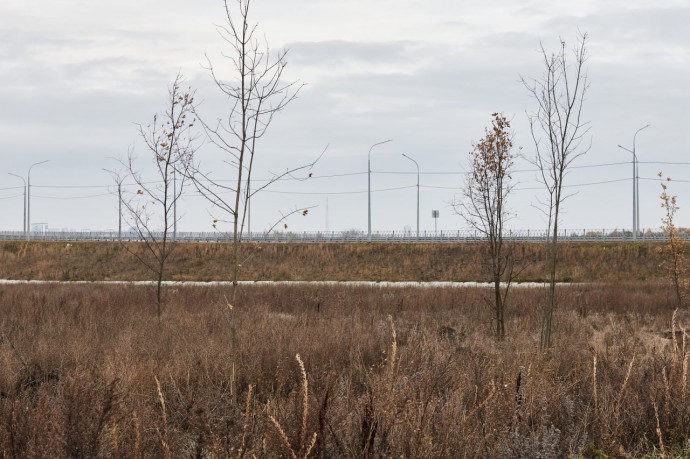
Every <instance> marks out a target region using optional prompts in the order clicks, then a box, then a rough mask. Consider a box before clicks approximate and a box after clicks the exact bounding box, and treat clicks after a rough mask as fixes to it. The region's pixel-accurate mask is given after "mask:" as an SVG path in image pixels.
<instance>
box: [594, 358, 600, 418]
mask: <svg viewBox="0 0 690 459" xmlns="http://www.w3.org/2000/svg"><path fill="white" fill-rule="evenodd" d="M592 394H593V395H594V412H595V413H598V412H599V392H598V391H597V354H596V352H595V353H594V356H593V357H592Z"/></svg>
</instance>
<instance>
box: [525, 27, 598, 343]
mask: <svg viewBox="0 0 690 459" xmlns="http://www.w3.org/2000/svg"><path fill="white" fill-rule="evenodd" d="M587 39H588V38H587V34H580V35H579V36H578V38H577V42H576V45H575V46H574V47H573V49H572V57H571V56H570V53H569V52H567V51H566V44H565V42H564V41H563V40H561V45H560V48H559V49H558V51H556V52H554V53H550V52H548V51H546V49H544V47H543V46H542V47H541V53H542V56H543V64H544V73H543V74H542V76H541V77H539V78H535V79H532V78H530V79H526V78H524V77H523V78H522V83H523V84H524V86H525V87H526V88H527V90H528V91H529V93H530V94H531V96H532V97H533V98H534V100H535V101H536V102H537V109H536V111H534V112H531V113H528V117H529V122H530V127H531V132H532V138H533V139H534V144H535V147H536V154H535V157H534V164H535V165H536V166H537V167H538V168H539V170H540V171H541V173H540V179H541V181H542V183H543V184H544V186H545V187H546V190H547V192H548V201H547V202H546V203H544V204H545V206H544V207H545V210H544V212H545V214H546V216H547V218H548V234H549V237H548V241H547V244H548V262H547V263H548V267H547V269H548V272H549V290H548V300H547V303H546V305H545V307H544V311H543V316H542V327H541V340H540V343H541V347H542V348H548V347H550V346H551V328H552V321H553V311H554V307H555V301H556V267H557V263H558V250H557V248H558V223H559V217H560V211H561V205H562V203H563V201H564V200H565V198H567V196H564V194H563V182H564V180H565V177H566V175H567V172H568V170H569V169H570V166H572V164H573V161H575V160H576V159H578V158H579V157H580V156H582V155H584V154H585V153H587V152H588V151H589V149H590V146H591V143H590V142H586V143H585V140H588V139H589V135H588V134H589V122H587V121H584V120H583V118H582V108H583V106H584V102H585V96H586V94H587V89H588V87H589V82H588V79H587V72H586V68H585V64H586V62H587ZM571 59H572V61H571Z"/></svg>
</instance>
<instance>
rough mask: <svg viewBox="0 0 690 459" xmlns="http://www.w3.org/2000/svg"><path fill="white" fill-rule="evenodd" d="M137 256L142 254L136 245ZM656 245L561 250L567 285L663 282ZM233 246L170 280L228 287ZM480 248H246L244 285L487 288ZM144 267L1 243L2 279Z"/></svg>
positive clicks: (82, 252) (191, 251)
mask: <svg viewBox="0 0 690 459" xmlns="http://www.w3.org/2000/svg"><path fill="white" fill-rule="evenodd" d="M129 247H130V248H132V249H133V250H137V247H139V246H137V245H136V244H130V245H129ZM659 247H660V246H659V245H656V244H651V243H641V244H633V243H627V244H624V243H606V244H604V243H574V244H562V245H561V248H560V249H559V250H560V253H559V259H560V261H559V263H560V264H559V270H558V273H559V279H560V280H564V281H574V282H581V281H588V282H591V281H638V280H658V279H660V278H662V277H663V272H662V271H661V270H660V269H659V265H660V263H661V257H662V255H661V254H660V253H659V250H658V249H659ZM230 251H231V246H230V245H229V244H216V243H211V244H194V243H189V244H179V245H178V246H177V248H176V249H175V251H174V252H173V254H172V256H171V258H170V260H169V262H168V264H167V266H168V267H169V271H168V275H167V276H166V278H167V279H170V280H202V281H209V280H228V279H229V277H230V273H231V266H230V263H229V262H228V260H230V259H231V256H230ZM485 251H486V249H485V247H484V246H483V245H481V244H264V245H263V246H261V247H257V246H256V245H254V244H246V245H243V252H244V253H243V256H242V257H241V258H242V259H247V260H248V261H247V262H246V263H244V264H243V266H242V270H241V276H242V278H243V279H245V280H386V281H483V280H488V279H489V277H488V276H485V275H484V274H482V270H481V269H478V267H480V266H481V264H482V260H484V259H486V252H485ZM516 256H517V258H518V259H519V260H520V261H519V268H520V269H521V272H520V275H519V277H518V279H519V280H526V281H530V280H536V281H538V280H543V279H545V278H546V277H547V276H546V274H545V269H544V264H545V262H544V260H545V253H544V246H543V245H542V244H521V245H518V246H517V249H516ZM150 277H151V276H150V273H147V272H146V271H145V269H144V268H143V266H142V265H141V264H140V263H138V262H137V261H136V259H135V258H134V257H133V256H132V255H131V254H130V253H128V252H127V250H125V248H124V247H123V246H121V245H120V244H118V243H102V242H96V243H93V242H92V243H88V242H83V243H74V242H73V243H69V244H67V243H64V242H62V243H58V242H55V243H43V242H28V243H27V242H21V241H5V242H0V278H4V279H46V280H103V279H110V280H142V279H148V278H150Z"/></svg>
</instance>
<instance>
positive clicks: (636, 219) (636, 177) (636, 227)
mask: <svg viewBox="0 0 690 459" xmlns="http://www.w3.org/2000/svg"><path fill="white" fill-rule="evenodd" d="M649 126H651V125H650V124H647V125H646V126H642V127H641V128H640V129H638V130H637V131H635V135H634V136H633V147H632V150H630V149H629V148H625V147H624V146H621V145H618V148H620V149H623V150H625V151H627V152H628V153H632V155H633V160H632V163H633V240H637V234H638V232H639V231H640V174H639V167H638V161H637V153H636V152H635V141H636V140H637V134H639V133H640V131H642V130H643V129H647V128H648V127H649Z"/></svg>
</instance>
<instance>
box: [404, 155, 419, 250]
mask: <svg viewBox="0 0 690 459" xmlns="http://www.w3.org/2000/svg"><path fill="white" fill-rule="evenodd" d="M402 155H403V156H404V157H405V158H407V159H409V160H410V161H412V162H413V163H414V165H415V166H417V240H419V163H417V161H415V160H414V159H412V158H410V157H409V156H407V155H406V154H405V153H403V154H402Z"/></svg>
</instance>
